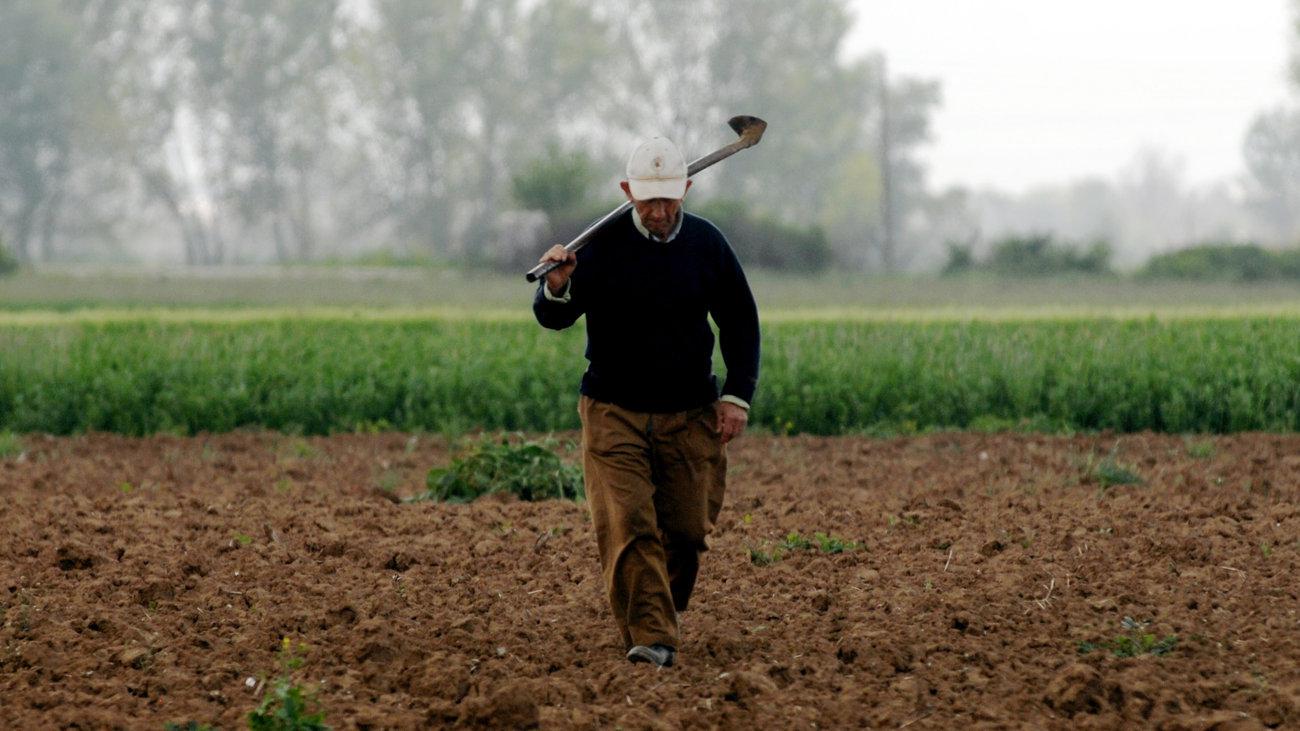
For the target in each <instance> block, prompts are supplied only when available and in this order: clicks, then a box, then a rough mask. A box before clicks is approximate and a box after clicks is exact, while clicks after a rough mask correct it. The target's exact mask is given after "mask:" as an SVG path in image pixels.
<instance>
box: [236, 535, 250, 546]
mask: <svg viewBox="0 0 1300 731" xmlns="http://www.w3.org/2000/svg"><path fill="white" fill-rule="evenodd" d="M235 542H236V543H238V544H239V545H241V546H247V545H248V544H250V543H252V542H253V537H252V536H250V535H246V534H244V533H236V534H235Z"/></svg>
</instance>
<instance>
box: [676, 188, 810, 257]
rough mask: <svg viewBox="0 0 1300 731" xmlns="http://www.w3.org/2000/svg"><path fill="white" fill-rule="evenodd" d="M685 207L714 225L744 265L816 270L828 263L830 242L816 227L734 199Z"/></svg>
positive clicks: (711, 201)
mask: <svg viewBox="0 0 1300 731" xmlns="http://www.w3.org/2000/svg"><path fill="white" fill-rule="evenodd" d="M688 210H690V211H691V212H692V213H694V214H696V215H698V216H701V217H703V218H706V219H708V220H709V221H711V222H712V223H713V224H714V225H715V226H717V227H718V228H719V229H720V230H721V231H722V233H723V234H724V235H725V236H726V237H727V241H729V242H730V243H731V247H732V248H733V249H735V250H736V256H737V257H739V258H740V261H741V262H742V263H743V264H745V265H746V266H756V267H763V268H765V269H777V270H782V271H789V272H820V271H824V270H825V269H826V268H827V267H829V266H830V265H831V261H832V257H833V252H832V251H831V244H830V241H829V240H828V239H827V238H826V233H825V232H824V231H822V230H821V229H820V228H818V227H816V226H798V225H795V224H791V223H787V222H785V221H782V220H780V219H778V218H776V217H774V216H770V215H766V214H762V213H756V212H755V211H754V210H753V209H751V208H750V207H749V206H748V205H746V204H744V203H741V202H740V201H734V200H709V201H705V202H703V203H701V204H699V205H697V206H688Z"/></svg>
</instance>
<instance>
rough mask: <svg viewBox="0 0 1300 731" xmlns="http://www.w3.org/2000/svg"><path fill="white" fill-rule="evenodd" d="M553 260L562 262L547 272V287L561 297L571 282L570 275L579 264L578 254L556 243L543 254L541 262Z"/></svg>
mask: <svg viewBox="0 0 1300 731" xmlns="http://www.w3.org/2000/svg"><path fill="white" fill-rule="evenodd" d="M552 261H555V262H560V265H559V266H557V267H555V268H554V269H552V270H551V271H549V272H547V273H546V288H547V289H549V290H550V291H551V294H552V295H554V296H556V297H559V296H560V293H562V292H563V291H564V287H565V285H567V284H568V283H569V276H570V275H571V274H573V270H574V269H575V268H577V266H578V255H577V254H575V253H574V252H572V251H569V250H567V249H565V248H564V247H563V246H560V245H559V244H556V245H555V246H552V247H551V248H550V249H548V250H547V252H546V253H545V254H542V258H541V261H540V262H539V263H541V264H546V263H548V262H552Z"/></svg>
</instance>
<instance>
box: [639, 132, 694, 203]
mask: <svg viewBox="0 0 1300 731" xmlns="http://www.w3.org/2000/svg"><path fill="white" fill-rule="evenodd" d="M627 182H628V187H629V188H631V189H632V197H633V198H635V199H637V200H639V201H644V200H650V199H651V198H676V199H677V200H681V199H682V198H684V197H686V160H685V159H683V158H682V153H681V152H679V151H678V150H677V145H674V144H673V143H672V140H670V139H668V138H666V137H651V138H650V139H648V140H646V141H645V142H642V143H641V144H639V145H637V148H636V149H635V150H633V151H632V156H631V157H629V158H628V160H627Z"/></svg>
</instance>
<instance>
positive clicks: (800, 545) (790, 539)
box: [778, 531, 813, 551]
mask: <svg viewBox="0 0 1300 731" xmlns="http://www.w3.org/2000/svg"><path fill="white" fill-rule="evenodd" d="M812 547H813V543H812V541H810V540H808V539H807V538H804V537H803V536H801V535H799V532H798V531H790V533H789V534H788V535H787V536H786V537H785V539H784V540H782V541H781V545H780V546H778V548H783V549H785V550H786V551H807V550H809V549H811V548H812Z"/></svg>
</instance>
